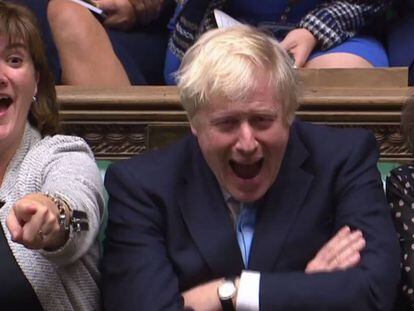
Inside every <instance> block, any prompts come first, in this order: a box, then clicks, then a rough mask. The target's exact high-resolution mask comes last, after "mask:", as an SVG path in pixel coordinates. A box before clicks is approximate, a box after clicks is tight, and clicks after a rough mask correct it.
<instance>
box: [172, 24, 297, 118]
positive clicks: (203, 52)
mask: <svg viewBox="0 0 414 311" xmlns="http://www.w3.org/2000/svg"><path fill="white" fill-rule="evenodd" d="M259 74H265V77H266V78H267V81H268V87H270V88H273V89H274V94H275V99H277V100H280V101H281V103H282V105H283V108H284V109H283V112H284V113H283V115H282V118H283V121H284V122H285V123H286V124H291V123H292V121H293V119H294V114H295V111H296V109H297V107H298V102H297V80H296V74H295V71H294V69H293V66H292V63H291V59H290V57H289V56H288V55H287V53H286V52H285V51H284V49H283V48H282V47H281V46H280V45H279V44H278V42H277V41H276V40H275V39H273V38H272V37H270V36H268V35H267V34H265V33H263V32H261V31H259V30H258V29H256V28H254V27H251V26H247V25H240V26H236V27H231V28H221V29H214V30H211V31H208V32H207V33H205V34H204V35H202V36H201V37H200V39H199V40H198V41H197V42H196V43H195V44H194V45H193V46H192V47H191V48H190V49H189V50H188V51H187V52H186V54H185V55H184V57H183V60H182V63H181V66H180V69H179V70H178V72H177V73H176V79H177V85H178V87H179V89H180V97H181V103H182V105H183V107H184V109H185V110H186V112H187V115H188V118H189V120H190V121H191V120H192V118H193V117H194V116H195V114H196V112H197V111H198V109H200V108H201V107H202V106H204V105H207V104H208V103H209V100H211V99H212V98H226V99H229V100H230V101H233V102H245V101H246V100H248V99H249V96H251V95H252V94H253V93H254V91H255V90H256V89H257V88H258V87H259V86H260V85H258V83H259V81H260V79H258V77H259Z"/></svg>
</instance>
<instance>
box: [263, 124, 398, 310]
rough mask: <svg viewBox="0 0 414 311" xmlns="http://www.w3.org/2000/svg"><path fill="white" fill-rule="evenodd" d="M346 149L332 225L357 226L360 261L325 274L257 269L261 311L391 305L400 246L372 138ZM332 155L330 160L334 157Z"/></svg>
mask: <svg viewBox="0 0 414 311" xmlns="http://www.w3.org/2000/svg"><path fill="white" fill-rule="evenodd" d="M361 133H362V132H361ZM362 134H363V133H362ZM350 149H351V148H348V150H350ZM338 152H341V151H340V150H338ZM348 153H349V156H347V157H346V158H345V159H346V160H345V161H342V162H341V164H340V165H338V168H337V171H336V172H335V175H336V178H335V179H334V180H332V183H333V184H332V191H333V193H334V204H335V205H334V208H335V215H334V227H335V228H336V230H338V229H339V228H341V227H343V226H344V225H348V226H350V227H351V228H354V229H360V230H361V231H362V233H363V236H364V238H365V240H366V247H365V249H364V250H363V252H362V254H361V257H362V259H361V262H360V263H359V265H358V266H356V267H354V268H351V269H347V270H343V271H335V272H328V273H314V274H305V273H303V272H302V271H297V272H283V273H279V272H275V273H272V272H268V273H261V278H260V310H289V311H293V310H295V311H296V310H297V311H299V310H301V311H304V310H319V311H323V310H326V311H328V310H349V311H351V310H352V311H356V310H361V311H368V310H391V309H392V305H393V301H394V297H395V294H396V289H397V284H398V281H399V274H400V268H399V266H400V263H399V254H400V251H399V248H398V241H397V235H396V232H395V230H394V226H393V224H392V220H391V217H390V210H389V208H388V205H387V203H386V200H385V195H384V193H383V187H382V183H381V180H380V177H379V173H378V170H377V167H376V165H377V160H378V152H377V148H376V142H375V138H373V137H372V135H365V137H364V139H359V138H358V139H357V138H355V140H353V146H352V151H349V152H348ZM332 158H333V159H332V161H335V158H336V157H335V156H333V157H332ZM327 191H329V190H327Z"/></svg>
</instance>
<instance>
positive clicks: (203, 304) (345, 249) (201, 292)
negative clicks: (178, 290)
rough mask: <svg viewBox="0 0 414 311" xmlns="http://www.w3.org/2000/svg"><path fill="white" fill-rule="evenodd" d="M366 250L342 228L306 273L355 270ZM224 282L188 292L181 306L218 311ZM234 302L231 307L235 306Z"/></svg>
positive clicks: (354, 233)
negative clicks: (221, 287)
mask: <svg viewBox="0 0 414 311" xmlns="http://www.w3.org/2000/svg"><path fill="white" fill-rule="evenodd" d="M364 247H365V239H364V238H363V236H362V232H361V231H360V230H354V231H352V230H351V229H350V228H349V227H348V226H345V227H343V228H342V229H340V230H339V231H338V233H337V234H336V235H335V236H334V237H333V238H332V239H330V240H329V241H328V242H327V243H326V244H325V245H324V246H323V247H322V248H321V249H320V250H319V252H318V253H317V254H316V255H315V257H314V258H313V259H312V260H311V261H309V263H308V264H307V266H306V269H305V273H307V274H312V273H317V272H331V271H336V270H337V271H339V270H345V269H348V268H351V267H354V266H356V265H357V264H358V263H359V261H360V259H361V254H360V252H361V251H362V250H363V248H364ZM222 282H223V279H216V280H213V281H211V282H208V283H206V284H202V285H199V286H196V287H194V288H191V289H190V290H188V291H186V292H184V293H183V297H184V306H185V309H188V310H197V311H208V310H210V311H213V310H216V311H220V310H222V309H221V304H220V301H219V299H218V295H217V288H218V287H219V286H220V284H221V283H222ZM235 283H236V287H239V285H240V278H237V279H236V282H235ZM236 299H237V296H236V297H235V299H234V300H233V304H234V305H236Z"/></svg>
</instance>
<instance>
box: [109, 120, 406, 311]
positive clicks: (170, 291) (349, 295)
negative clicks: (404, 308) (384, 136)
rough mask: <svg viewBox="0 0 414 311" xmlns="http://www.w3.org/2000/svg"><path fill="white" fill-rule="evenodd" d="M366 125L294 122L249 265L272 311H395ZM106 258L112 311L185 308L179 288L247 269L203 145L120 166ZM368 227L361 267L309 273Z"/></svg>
mask: <svg viewBox="0 0 414 311" xmlns="http://www.w3.org/2000/svg"><path fill="white" fill-rule="evenodd" d="M377 160H378V152H377V147H376V141H375V139H374V138H373V136H372V135H371V134H369V133H368V132H366V131H364V130H356V129H348V130H343V129H332V128H326V127H320V126H315V125H310V124H306V123H301V122H295V123H294V124H293V126H292V129H291V133H290V138H289V143H288V147H287V151H286V155H285V157H284V160H283V163H282V166H281V170H280V172H279V175H278V177H277V180H276V181H275V183H274V184H273V185H272V186H271V188H270V189H269V190H268V192H267V194H266V195H265V197H264V198H263V199H262V200H260V203H258V204H257V208H258V214H257V220H256V227H255V233H254V238H253V243H252V248H251V253H250V260H249V266H248V267H247V269H250V270H255V271H260V272H261V279H260V309H261V310H272V311H275V310H300V311H304V310H313V311H314V310H330V311H332V310H390V309H391V306H392V302H393V299H394V296H395V293H396V287H397V283H398V280H399V254H400V252H399V248H398V242H397V237H396V233H395V231H394V227H393V224H392V221H391V218H390V211H389V208H388V206H387V203H386V200H385V197H384V194H383V189H382V184H381V181H380V176H379V173H378V171H377V168H376V164H377ZM105 185H106V188H107V190H108V193H109V222H108V227H107V232H106V234H107V241H106V245H105V255H104V260H103V295H104V304H105V308H106V310H142V311H150V310H183V301H182V298H181V295H180V293H181V292H183V291H185V290H188V289H189V288H191V287H193V286H196V285H199V284H201V283H204V282H207V281H209V280H213V279H216V278H219V277H223V276H234V275H239V274H240V273H241V271H242V270H243V269H245V267H243V261H242V257H241V253H240V250H239V246H238V243H237V238H236V233H235V231H234V228H233V224H232V221H231V219H230V216H229V212H228V207H227V206H226V203H225V201H224V199H223V195H222V192H221V190H220V187H219V185H218V183H217V180H216V178H215V176H214V175H213V173H212V171H211V170H210V169H209V167H208V165H207V163H206V162H205V160H204V158H203V156H202V154H201V152H200V149H199V147H198V144H197V140H196V138H194V137H193V136H188V137H186V138H185V139H184V140H182V141H180V142H178V143H176V144H173V145H172V146H170V147H168V148H167V149H165V150H160V151H156V152H148V153H145V154H143V155H140V156H137V157H135V158H133V159H130V160H127V161H123V162H118V163H116V164H114V165H112V166H111V167H110V168H109V170H108V172H107V175H106V181H105ZM344 225H349V226H351V227H352V228H359V229H361V230H362V231H363V234H364V237H365V239H366V242H367V246H366V248H365V250H364V251H363V253H362V262H361V264H360V265H359V266H358V267H356V268H352V269H348V270H346V271H337V272H332V273H316V274H311V275H309V274H305V273H304V269H305V267H306V264H307V263H308V262H309V261H310V260H311V259H312V258H313V257H314V256H315V254H316V253H317V251H318V250H319V249H320V248H321V247H322V246H323V245H324V243H326V242H327V241H328V240H329V239H330V238H331V237H332V236H333V235H334V234H335V232H337V230H338V229H339V228H341V227H342V226H344Z"/></svg>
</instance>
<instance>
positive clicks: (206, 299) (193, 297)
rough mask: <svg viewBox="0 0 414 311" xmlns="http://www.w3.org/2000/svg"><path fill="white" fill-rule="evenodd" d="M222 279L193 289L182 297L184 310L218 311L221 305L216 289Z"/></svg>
mask: <svg viewBox="0 0 414 311" xmlns="http://www.w3.org/2000/svg"><path fill="white" fill-rule="evenodd" d="M222 282H223V279H217V280H213V281H211V282H208V283H205V284H201V285H199V286H196V287H193V288H191V289H189V290H188V291H186V292H184V293H183V294H182V295H183V297H184V309H185V310H196V311H220V310H221V304H220V300H219V298H218V294H217V288H218V287H219V286H220V284H221V283H222Z"/></svg>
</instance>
